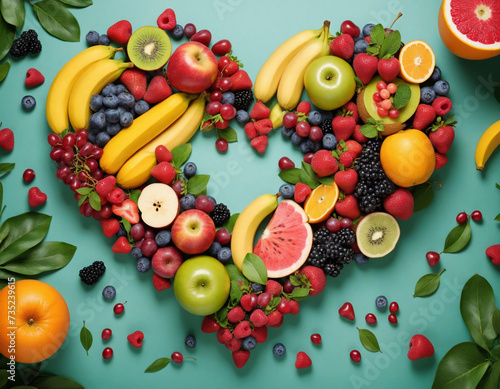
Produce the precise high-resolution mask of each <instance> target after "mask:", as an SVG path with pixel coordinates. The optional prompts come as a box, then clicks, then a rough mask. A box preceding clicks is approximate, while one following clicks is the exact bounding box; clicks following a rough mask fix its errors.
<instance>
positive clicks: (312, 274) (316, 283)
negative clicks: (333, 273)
mask: <svg viewBox="0 0 500 389" xmlns="http://www.w3.org/2000/svg"><path fill="white" fill-rule="evenodd" d="M299 273H300V274H303V275H305V276H306V277H307V279H308V280H309V284H310V285H309V287H310V290H309V296H316V295H318V294H320V293H321V292H322V291H323V290H324V289H325V286H326V276H325V273H324V271H323V270H322V269H320V268H318V267H316V266H304V267H303V268H302V269H300V271H299Z"/></svg>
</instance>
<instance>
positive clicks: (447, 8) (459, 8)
mask: <svg viewBox="0 0 500 389" xmlns="http://www.w3.org/2000/svg"><path fill="white" fill-rule="evenodd" d="M499 12H500V9H499V8H498V4H497V3H496V2H484V1H475V0H472V1H467V2H465V1H452V0H443V2H442V3H441V8H440V9H439V15H438V27H439V34H440V35H441V39H442V40H443V43H444V44H445V45H446V47H447V48H448V49H449V50H450V51H451V52H452V53H453V54H455V55H457V56H459V57H462V58H466V59H473V60H478V59H486V58H491V57H494V56H496V55H498V54H500V40H499V39H498V34H499V30H498V23H496V22H494V20H496V18H498V14H499Z"/></svg>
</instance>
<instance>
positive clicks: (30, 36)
mask: <svg viewBox="0 0 500 389" xmlns="http://www.w3.org/2000/svg"><path fill="white" fill-rule="evenodd" d="M40 51H42V44H41V42H40V40H39V39H38V34H37V33H36V31H35V30H28V31H24V32H23V33H22V34H21V36H20V37H19V38H17V39H16V40H14V42H12V47H11V48H10V55H12V56H13V57H25V56H27V55H28V53H31V54H38V53H39V52H40Z"/></svg>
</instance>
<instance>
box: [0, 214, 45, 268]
mask: <svg viewBox="0 0 500 389" xmlns="http://www.w3.org/2000/svg"><path fill="white" fill-rule="evenodd" d="M51 219H52V217H51V216H48V215H45V214H43V213H36V212H26V213H23V214H21V215H18V216H13V217H11V218H10V219H7V220H5V221H4V222H3V223H2V225H1V226H0V236H2V230H3V229H4V228H7V229H8V231H9V234H8V235H7V236H6V238H5V240H4V241H3V242H2V244H1V245H0V265H2V264H5V263H7V262H9V261H10V260H12V259H14V258H16V257H17V256H19V255H20V254H22V253H24V252H25V251H26V250H29V249H30V248H32V247H33V246H35V245H36V244H38V243H40V242H41V241H42V240H43V238H45V236H46V235H47V232H48V231H49V226H50V221H51Z"/></svg>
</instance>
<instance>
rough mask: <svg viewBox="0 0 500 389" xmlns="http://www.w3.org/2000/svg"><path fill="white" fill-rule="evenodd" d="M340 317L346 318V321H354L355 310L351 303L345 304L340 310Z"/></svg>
mask: <svg viewBox="0 0 500 389" xmlns="http://www.w3.org/2000/svg"><path fill="white" fill-rule="evenodd" d="M339 315H340V316H342V317H345V318H346V319H349V320H351V321H354V318H355V314H354V308H353V306H352V304H351V303H344V305H342V306H341V307H340V308H339Z"/></svg>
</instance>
